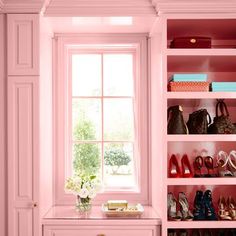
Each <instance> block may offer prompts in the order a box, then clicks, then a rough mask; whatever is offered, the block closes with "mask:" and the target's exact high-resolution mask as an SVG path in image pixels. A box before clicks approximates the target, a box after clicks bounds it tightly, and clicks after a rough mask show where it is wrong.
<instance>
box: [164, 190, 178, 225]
mask: <svg viewBox="0 0 236 236" xmlns="http://www.w3.org/2000/svg"><path fill="white" fill-rule="evenodd" d="M167 209H168V219H169V220H174V221H180V220H181V219H182V215H181V213H180V211H178V212H177V201H176V199H175V197H174V195H173V193H168V196H167Z"/></svg>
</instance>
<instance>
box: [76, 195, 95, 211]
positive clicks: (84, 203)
mask: <svg viewBox="0 0 236 236" xmlns="http://www.w3.org/2000/svg"><path fill="white" fill-rule="evenodd" d="M91 208H92V203H91V198H88V197H86V198H81V197H80V196H77V200H76V209H77V210H78V211H79V212H81V213H86V212H89V211H90V210H91Z"/></svg>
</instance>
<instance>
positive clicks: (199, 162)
mask: <svg viewBox="0 0 236 236" xmlns="http://www.w3.org/2000/svg"><path fill="white" fill-rule="evenodd" d="M202 167H203V158H202V156H197V157H196V158H195V160H194V162H193V168H194V177H202V172H201V169H202Z"/></svg>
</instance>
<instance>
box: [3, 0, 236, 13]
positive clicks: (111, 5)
mask: <svg viewBox="0 0 236 236" xmlns="http://www.w3.org/2000/svg"><path fill="white" fill-rule="evenodd" d="M0 11H1V12H6V13H39V12H43V14H44V15H46V16H156V15H157V13H158V14H165V13H232V14H235V13H236V0H0Z"/></svg>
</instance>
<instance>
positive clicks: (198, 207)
mask: <svg viewBox="0 0 236 236" xmlns="http://www.w3.org/2000/svg"><path fill="white" fill-rule="evenodd" d="M193 215H194V218H193V219H194V220H205V206H204V203H203V192H202V191H196V195H195V198H194V211H193Z"/></svg>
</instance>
